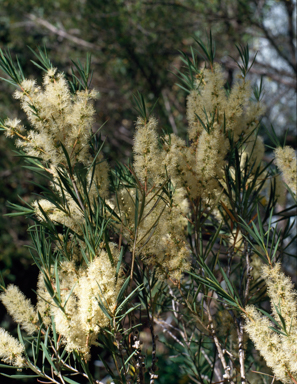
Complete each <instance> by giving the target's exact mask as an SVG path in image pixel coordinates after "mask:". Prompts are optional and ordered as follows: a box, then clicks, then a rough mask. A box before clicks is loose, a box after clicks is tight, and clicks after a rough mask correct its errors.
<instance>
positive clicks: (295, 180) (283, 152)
mask: <svg viewBox="0 0 297 384" xmlns="http://www.w3.org/2000/svg"><path fill="white" fill-rule="evenodd" d="M274 153H275V162H276V165H277V166H278V168H279V169H280V171H281V172H282V175H283V178H284V180H285V182H286V184H287V185H288V186H289V187H290V189H291V190H292V191H293V192H294V194H295V195H296V194H297V159H296V153H295V151H294V149H293V148H292V147H289V146H285V147H284V148H281V147H279V148H276V150H275V151H274Z"/></svg>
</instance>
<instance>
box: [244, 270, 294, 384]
mask: <svg viewBox="0 0 297 384" xmlns="http://www.w3.org/2000/svg"><path fill="white" fill-rule="evenodd" d="M262 274H263V277H264V280H265V282H266V284H267V292H268V295H269V297H270V301H271V308H272V315H273V317H274V319H275V320H276V322H278V323H279V324H280V325H281V327H280V332H276V331H274V330H273V329H271V327H274V326H275V325H274V324H272V323H271V322H270V320H269V319H268V318H267V317H265V316H263V315H261V314H260V313H259V311H257V310H256V308H255V307H254V306H252V305H251V306H247V307H246V316H245V317H246V326H245V328H246V330H247V332H248V334H249V336H250V338H251V339H252V341H253V342H254V344H255V346H256V349H258V350H259V352H260V353H261V355H262V356H263V357H264V359H265V360H266V363H267V366H269V367H271V368H272V370H273V372H274V374H275V376H276V379H277V380H281V381H282V382H283V383H288V384H289V383H292V382H293V379H294V380H295V382H296V381H297V292H296V291H294V290H293V283H292V281H291V279H290V278H288V277H287V276H285V274H284V273H283V272H282V271H281V266H280V264H276V265H275V266H274V267H273V268H271V267H270V266H264V267H263V268H262ZM280 316H281V318H280Z"/></svg>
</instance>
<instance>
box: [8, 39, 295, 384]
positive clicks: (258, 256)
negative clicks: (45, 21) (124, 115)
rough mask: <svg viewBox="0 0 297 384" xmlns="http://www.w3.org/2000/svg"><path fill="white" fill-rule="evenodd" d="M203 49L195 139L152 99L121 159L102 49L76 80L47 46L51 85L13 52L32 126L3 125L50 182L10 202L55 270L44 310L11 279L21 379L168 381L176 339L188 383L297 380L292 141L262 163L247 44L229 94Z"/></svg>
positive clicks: (190, 70)
mask: <svg viewBox="0 0 297 384" xmlns="http://www.w3.org/2000/svg"><path fill="white" fill-rule="evenodd" d="M198 45H199V47H200V48H201V49H202V51H203V53H204V55H205V57H206V60H205V66H204V67H200V66H199V65H198V62H197V59H196V57H195V52H194V50H192V58H191V59H189V58H188V57H187V56H185V55H183V56H182V61H183V62H184V64H185V67H186V68H185V71H183V72H179V76H180V78H181V80H182V81H183V85H181V86H182V87H183V88H184V89H185V90H187V91H188V93H189V94H188V97H187V119H188V124H189V127H188V139H187V141H185V140H183V139H182V138H180V137H178V136H177V135H175V134H170V133H166V132H164V131H163V132H164V133H163V134H162V135H160V134H159V133H158V131H159V130H158V121H157V119H156V117H154V116H153V115H152V112H153V111H152V110H148V108H147V106H146V104H145V102H144V98H143V97H142V95H138V96H137V97H135V103H136V109H137V111H138V114H139V117H138V119H137V122H136V132H135V137H134V146H133V153H134V157H133V162H129V161H127V164H118V165H117V166H116V167H115V168H111V167H109V166H108V162H107V159H105V158H104V157H103V154H102V146H103V143H102V141H101V139H100V136H99V135H98V132H94V131H93V125H94V121H95V110H94V108H93V100H94V99H95V98H96V97H97V92H96V91H95V90H93V89H92V88H91V85H90V83H91V77H92V72H91V69H90V58H89V57H88V58H87V62H86V65H82V64H81V63H74V69H73V70H72V75H71V76H70V77H67V76H66V75H65V74H64V73H61V72H59V71H58V70H57V69H56V68H55V67H54V66H53V64H52V63H51V61H50V60H49V58H48V56H47V54H46V52H45V51H42V50H39V52H38V53H36V54H35V55H36V56H37V58H38V63H35V62H34V63H35V64H36V65H37V66H38V67H39V68H41V69H42V70H43V71H44V77H43V82H42V84H41V85H38V84H37V83H36V81H35V80H28V79H26V78H25V76H24V73H23V70H22V69H21V67H20V65H19V63H18V62H17V63H16V64H15V63H14V62H13V60H12V58H11V57H10V55H9V54H5V53H3V52H1V59H0V66H1V69H2V70H3V71H4V73H5V74H6V76H7V78H6V80H7V81H9V82H10V83H12V84H13V85H15V86H16V87H17V91H16V92H15V94H14V96H15V98H17V99H19V100H20V102H21V107H22V109H23V111H24V112H25V113H26V115H27V118H28V121H29V124H30V127H25V126H24V125H23V124H22V122H21V121H20V120H18V119H14V120H11V119H9V118H8V119H6V120H3V121H1V129H2V130H3V131H4V133H5V135H6V136H7V137H15V138H16V139H17V140H16V145H17V147H18V148H19V152H20V154H21V156H23V157H24V158H25V160H26V161H27V162H29V163H30V167H31V169H32V170H34V171H35V172H38V173H41V174H42V175H43V176H45V177H46V178H47V180H48V184H47V186H46V187H44V186H43V187H41V186H40V188H41V189H42V192H41V194H40V197H39V198H38V199H36V200H35V201H34V202H33V203H32V204H29V203H26V204H25V203H24V204H23V205H15V204H10V207H11V208H12V209H13V210H15V211H16V212H14V213H12V214H11V215H26V216H27V217H28V218H30V219H31V220H33V222H34V223H35V224H34V225H33V226H31V227H30V228H29V231H30V233H31V235H32V245H31V247H30V251H31V254H32V258H33V261H34V263H35V264H36V265H37V266H38V268H39V270H40V272H39V277H38V281H37V282H36V285H37V289H36V299H37V304H36V306H33V305H32V304H31V302H30V300H29V299H27V298H26V297H25V296H24V294H23V293H22V292H21V291H20V290H19V288H18V287H17V286H16V285H12V284H11V285H8V286H6V285H5V282H4V281H3V282H2V283H1V289H2V293H1V295H0V299H1V301H2V303H3V304H4V305H5V307H6V308H7V311H8V313H9V314H10V315H11V316H12V318H13V320H14V321H15V322H16V323H17V324H18V338H19V340H17V339H16V338H14V337H13V336H11V335H10V334H9V333H8V332H7V331H5V330H4V329H1V330H0V358H1V360H2V361H3V362H4V364H3V365H1V368H4V367H7V366H8V365H11V366H12V367H15V368H16V369H17V370H19V371H22V372H21V373H20V372H19V373H17V374H16V375H11V376H10V377H15V378H19V379H22V378H24V377H36V379H37V380H39V381H42V382H51V383H59V384H61V383H63V384H65V383H70V384H75V383H92V384H93V383H103V382H104V383H106V382H109V383H122V384H124V383H127V384H128V383H143V384H144V383H150V384H153V383H156V384H157V383H163V382H164V381H162V365H161V364H158V355H159V357H160V352H159V351H160V350H161V345H162V344H164V346H165V347H163V349H162V355H163V358H165V359H168V360H169V359H170V360H174V359H177V360H176V361H178V364H179V367H180V370H181V372H182V375H183V380H185V381H184V382H188V383H203V384H204V383H209V382H226V383H239V382H241V383H249V382H259V383H260V382H261V383H262V382H263V381H264V382H265V383H266V382H267V383H268V382H270V381H271V379H273V380H275V379H277V380H281V381H283V382H284V383H291V382H295V383H296V379H297V354H296V345H297V328H296V324H297V320H296V294H295V293H294V291H293V285H292V283H291V281H290V279H289V278H288V277H286V276H285V275H284V273H283V272H281V271H280V268H281V262H282V260H283V258H284V257H285V256H286V257H288V256H290V255H289V249H290V248H289V247H290V246H291V244H292V242H293V241H295V240H296V236H294V235H292V228H294V222H291V221H290V220H289V219H290V217H291V216H292V215H293V214H292V213H291V212H292V209H293V208H295V207H296V204H295V205H293V206H292V207H289V208H284V207H285V206H286V191H287V189H286V185H287V187H288V189H289V191H290V192H291V194H292V196H293V198H294V197H295V194H296V157H295V153H294V150H293V149H292V148H289V147H284V148H283V149H282V148H281V147H280V146H279V145H277V146H278V148H276V150H275V157H276V162H275V163H276V166H277V167H278V168H276V166H275V165H274V164H273V161H271V162H268V163H267V162H265V161H264V160H263V159H264V153H265V145H264V142H263V139H262V138H261V137H260V136H259V135H258V128H259V122H260V119H261V115H262V114H263V107H262V105H261V95H262V91H263V89H262V84H261V86H260V87H259V88H255V89H253V88H252V87H251V84H250V82H249V80H248V72H249V69H250V67H251V65H252V63H253V61H254V60H252V62H251V63H250V58H249V50H248V47H241V46H240V47H238V51H239V56H240V58H241V61H240V62H239V63H238V66H239V70H240V72H239V77H238V79H237V81H236V83H235V84H234V85H233V87H232V88H231V89H229V90H226V89H225V87H224V85H225V79H224V73H223V70H222V67H221V66H220V64H219V63H216V62H215V56H214V54H215V48H214V44H213V41H212V37H211V35H210V38H209V43H208V46H206V45H204V44H203V43H202V42H201V41H198ZM271 135H272V137H273V138H274V139H275V142H276V143H277V144H278V141H277V138H276V136H275V135H274V133H273V132H272V133H271ZM279 171H281V174H280V173H279ZM282 177H283V179H284V181H283V180H282ZM282 207H283V208H282ZM276 216H277V218H275V217H276ZM267 294H268V296H269V297H270V300H271V302H272V305H271V310H272V315H270V314H269V310H268V312H267V303H268V300H267ZM263 308H266V310H264V309H263ZM260 313H262V314H260ZM147 334H149V338H148V337H147ZM248 336H250V337H251V340H252V341H253V342H254V343H255V344H253V343H252V342H251V341H249V339H248ZM170 344H171V347H170V348H171V349H173V350H174V356H169V350H168V345H170ZM166 348H167V349H166ZM257 351H259V352H260V354H261V356H262V357H261V356H260V355H259V354H258V352H257ZM278 356H281V362H279V360H278ZM95 359H97V361H98V359H99V360H100V361H101V364H100V370H99V373H98V372H97V373H94V361H95ZM2 374H3V375H5V376H9V375H7V374H4V373H2ZM269 380H270V381H269Z"/></svg>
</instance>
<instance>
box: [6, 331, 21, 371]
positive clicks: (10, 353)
mask: <svg viewBox="0 0 297 384" xmlns="http://www.w3.org/2000/svg"><path fill="white" fill-rule="evenodd" d="M23 352H24V347H23V346H22V344H21V343H20V342H19V341H18V340H17V339H15V338H14V337H12V336H10V334H9V333H8V332H6V331H5V330H4V329H3V328H0V359H1V360H2V361H3V362H4V363H6V364H10V365H14V366H16V367H18V368H23V367H24V366H25V364H26V361H25V359H24V357H23Z"/></svg>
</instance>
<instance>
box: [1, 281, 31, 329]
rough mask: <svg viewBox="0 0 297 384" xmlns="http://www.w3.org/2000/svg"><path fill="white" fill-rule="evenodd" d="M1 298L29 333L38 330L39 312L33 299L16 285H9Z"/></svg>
mask: <svg viewBox="0 0 297 384" xmlns="http://www.w3.org/2000/svg"><path fill="white" fill-rule="evenodd" d="M0 300H1V301H2V303H3V305H5V307H6V309H7V311H8V313H9V314H10V315H11V316H12V317H13V319H14V321H16V322H17V323H18V324H20V325H21V326H22V328H23V329H24V330H25V331H26V332H27V333H28V334H29V335H31V334H32V333H34V332H36V331H38V327H37V326H36V323H37V321H38V319H37V313H36V311H35V309H34V307H33V305H32V304H31V301H30V300H29V299H27V298H26V296H25V295H24V294H23V293H22V292H21V291H20V290H19V288H18V287H17V286H16V285H13V284H11V285H9V286H8V287H7V289H6V290H5V291H4V292H2V293H1V295H0Z"/></svg>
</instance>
